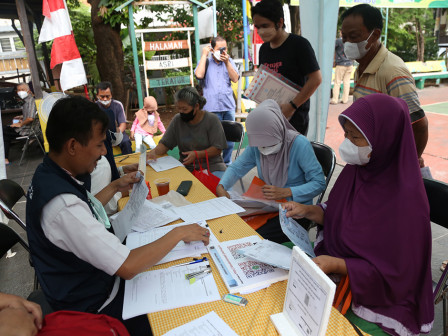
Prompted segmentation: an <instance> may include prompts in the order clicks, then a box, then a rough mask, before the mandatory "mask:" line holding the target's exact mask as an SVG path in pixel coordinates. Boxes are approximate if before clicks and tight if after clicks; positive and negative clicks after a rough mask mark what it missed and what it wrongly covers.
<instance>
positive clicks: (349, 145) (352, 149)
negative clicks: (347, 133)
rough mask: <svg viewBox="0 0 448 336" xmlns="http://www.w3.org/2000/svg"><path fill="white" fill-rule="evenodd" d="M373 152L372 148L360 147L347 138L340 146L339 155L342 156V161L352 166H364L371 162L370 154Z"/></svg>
mask: <svg viewBox="0 0 448 336" xmlns="http://www.w3.org/2000/svg"><path fill="white" fill-rule="evenodd" d="M371 152H372V147H370V146H363V147H358V146H356V145H355V144H353V142H351V141H350V140H349V139H347V138H345V140H344V141H343V142H342V144H341V145H340V146H339V154H340V155H341V159H342V160H344V161H345V162H347V163H348V164H351V165H359V166H364V165H365V164H367V163H368V162H369V161H370V157H369V154H370V153H371Z"/></svg>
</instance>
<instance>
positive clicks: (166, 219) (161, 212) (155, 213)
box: [132, 200, 180, 232]
mask: <svg viewBox="0 0 448 336" xmlns="http://www.w3.org/2000/svg"><path fill="white" fill-rule="evenodd" d="M171 208H172V205H171V204H169V203H168V202H164V203H162V204H156V203H154V202H151V201H148V200H145V201H144V202H143V205H142V207H141V210H140V213H139V215H138V216H136V217H135V218H134V222H133V223H132V230H134V231H139V232H144V231H148V230H150V229H152V228H155V227H159V226H163V225H165V224H168V223H171V222H173V221H175V220H178V219H179V218H180V217H179V216H178V215H177V214H176V213H175V212H174V211H172V210H170V209H171Z"/></svg>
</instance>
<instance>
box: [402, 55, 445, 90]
mask: <svg viewBox="0 0 448 336" xmlns="http://www.w3.org/2000/svg"><path fill="white" fill-rule="evenodd" d="M406 66H407V67H408V69H409V71H410V72H411V73H412V77H414V80H415V86H416V87H417V88H418V89H423V88H424V87H425V80H427V79H435V80H436V84H437V85H439V84H440V80H441V79H443V78H448V71H447V69H446V64H445V61H443V60H442V61H428V62H406Z"/></svg>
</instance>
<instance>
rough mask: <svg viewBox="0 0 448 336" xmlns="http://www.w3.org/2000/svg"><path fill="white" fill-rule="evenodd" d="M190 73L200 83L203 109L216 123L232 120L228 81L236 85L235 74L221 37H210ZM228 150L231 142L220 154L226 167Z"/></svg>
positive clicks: (236, 78) (230, 149)
mask: <svg viewBox="0 0 448 336" xmlns="http://www.w3.org/2000/svg"><path fill="white" fill-rule="evenodd" d="M210 53H211V55H210V56H209V54H210ZM194 74H195V76H196V78H197V79H199V80H201V83H202V89H203V94H204V97H205V99H206V100H207V103H206V104H205V106H204V110H205V111H208V112H213V113H214V114H215V115H216V116H217V117H218V118H219V120H230V121H235V99H234V98H233V91H232V87H231V82H234V83H236V82H238V78H239V75H238V70H237V68H236V65H235V63H234V62H233V60H232V58H231V57H230V56H229V54H228V51H227V42H226V40H225V39H224V38H223V37H221V36H217V37H215V38H213V39H212V41H211V46H206V47H204V48H203V49H202V56H201V59H200V61H199V63H198V66H197V67H196V69H195V71H194ZM232 150H233V142H227V148H226V149H224V150H223V153H222V154H223V159H224V163H225V164H226V165H227V166H228V165H229V164H230V163H231V162H232Z"/></svg>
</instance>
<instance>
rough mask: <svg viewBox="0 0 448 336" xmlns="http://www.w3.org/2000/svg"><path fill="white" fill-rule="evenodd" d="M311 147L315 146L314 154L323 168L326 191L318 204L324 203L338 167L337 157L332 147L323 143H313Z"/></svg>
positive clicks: (318, 200) (320, 196) (321, 195)
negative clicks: (335, 168)
mask: <svg viewBox="0 0 448 336" xmlns="http://www.w3.org/2000/svg"><path fill="white" fill-rule="evenodd" d="M311 146H313V149H314V154H316V158H317V161H319V163H320V165H321V166H322V171H323V173H324V176H325V189H324V191H322V193H321V194H320V195H319V198H318V199H317V204H318V203H321V202H322V199H323V198H324V195H325V192H326V191H327V187H328V183H329V182H330V179H331V176H332V175H333V171H334V167H335V166H336V155H335V154H334V151H333V149H331V147H329V146H327V145H325V144H323V143H320V142H316V141H311Z"/></svg>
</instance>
